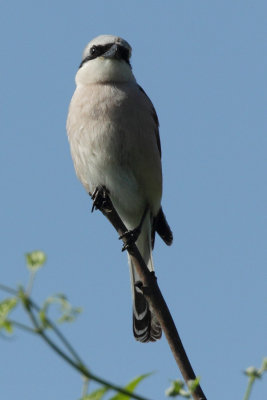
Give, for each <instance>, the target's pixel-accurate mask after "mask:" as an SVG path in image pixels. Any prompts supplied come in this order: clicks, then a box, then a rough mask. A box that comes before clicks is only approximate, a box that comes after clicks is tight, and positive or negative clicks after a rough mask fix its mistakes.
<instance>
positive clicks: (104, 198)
mask: <svg viewBox="0 0 267 400" xmlns="http://www.w3.org/2000/svg"><path fill="white" fill-rule="evenodd" d="M108 193H109V192H108V190H107V189H106V188H105V187H104V186H98V187H97V188H96V189H95V190H94V192H93V194H92V195H91V198H92V200H93V205H92V209H91V212H93V211H94V210H103V209H105V211H110V206H109V205H110V200H109V196H108Z"/></svg>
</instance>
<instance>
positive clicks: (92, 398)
mask: <svg viewBox="0 0 267 400" xmlns="http://www.w3.org/2000/svg"><path fill="white" fill-rule="evenodd" d="M108 390H109V388H108V387H106V386H104V387H101V388H100V389H97V390H94V391H93V392H92V393H90V394H87V395H86V396H83V397H82V398H81V399H80V400H102V399H103V397H104V395H105V394H106V393H107V391H108Z"/></svg>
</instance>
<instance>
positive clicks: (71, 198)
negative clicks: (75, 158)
mask: <svg viewBox="0 0 267 400" xmlns="http://www.w3.org/2000/svg"><path fill="white" fill-rule="evenodd" d="M266 15H267V3H266V2H265V1H260V0H256V1H248V0H235V1H233V0H224V1H218V0H212V1H211V0H202V1H196V0H195V1H193V0H179V1H178V0H175V1H174V0H173V1H172V0H169V1H167V2H166V1H143V2H141V1H136V2H133V1H132V2H129V1H122V0H121V1H119V0H113V1H101V0H98V1H88V0H87V1H82V0H77V1H75V2H66V1H61V0H59V1H51V0H48V1H46V2H41V1H36V0H35V1H33V0H32V1H29V0H24V1H18V0H17V1H8V2H7V1H1V2H0V41H1V43H0V44H1V62H0V79H1V91H0V92H1V93H0V108H1V121H0V126H1V147H0V152H1V156H0V163H1V165H0V174H1V180H0V181H1V199H0V201H1V207H0V218H1V225H0V243H1V251H0V272H1V274H0V282H1V283H4V284H6V285H9V286H12V287H16V285H18V284H19V283H24V284H26V282H27V280H28V271H27V269H26V268H25V261H24V253H25V252H27V251H31V250H35V249H42V250H44V251H45V252H46V253H47V256H48V259H47V263H46V266H45V267H44V268H43V269H42V270H41V271H40V272H39V274H38V276H37V279H36V282H35V286H34V290H33V297H34V299H35V300H36V301H37V302H38V303H42V302H43V300H44V299H45V298H46V297H48V296H49V295H51V294H55V293H65V294H66V295H67V296H68V298H69V300H70V301H71V303H72V304H73V305H75V306H81V307H83V313H82V315H81V316H80V317H79V318H78V320H77V321H76V322H75V324H70V325H66V326H62V329H63V332H64V333H65V334H66V336H67V338H68V339H69V340H70V341H71V343H72V344H73V345H74V347H75V348H76V349H77V351H78V352H79V353H80V354H81V355H82V357H83V359H84V360H85V361H86V362H87V365H88V366H89V367H90V369H91V370H92V371H93V372H94V373H95V374H97V375H100V376H102V377H105V378H107V379H109V380H111V381H113V382H114V383H117V384H122V385H123V384H126V383H127V382H128V381H129V380H131V379H132V378H134V377H135V376H136V375H139V374H141V373H146V372H150V371H156V372H155V375H154V376H152V377H150V378H149V379H147V380H146V381H145V382H144V383H142V384H141V385H140V387H139V390H138V393H140V394H143V395H144V396H147V397H148V398H150V399H153V400H158V399H164V398H165V397H164V391H165V389H166V388H167V387H168V386H169V380H170V379H175V378H177V377H180V373H178V371H177V367H176V364H175V362H174V360H173V358H172V355H171V353H170V350H169V348H168V345H167V342H166V340H165V338H163V339H162V340H161V341H159V342H157V343H153V344H140V343H137V342H135V341H134V339H133V336H132V327H131V323H132V321H131V295H130V284H129V272H128V266H127V259H126V255H125V254H122V253H121V251H120V249H121V243H120V242H119V241H118V239H117V234H116V232H115V231H114V230H113V228H112V227H111V226H110V225H109V223H108V221H107V220H105V218H104V217H103V216H102V214H100V213H99V212H95V213H94V214H91V213H90V208H91V203H90V199H89V197H88V195H87V194H86V193H85V191H84V189H83V187H82V186H81V184H80V183H79V181H78V180H77V178H76V176H75V173H74V168H73V165H72V160H71V157H70V151H69V145H68V142H67V136H66V132H65V121H66V116H67V111H68V104H69V101H70V99H71V96H72V93H73V91H74V89H75V84H74V77H75V74H76V70H77V67H78V65H79V63H80V60H81V54H82V51H83V48H84V47H85V45H86V44H87V42H88V41H90V40H91V39H92V38H93V37H95V36H97V35H99V34H104V33H107V34H115V35H119V36H122V37H123V38H125V39H126V40H128V41H129V43H130V44H131V45H132V47H133V56H132V65H133V71H134V74H135V76H136V79H137V81H138V83H139V84H140V85H141V86H142V87H143V88H144V89H145V91H146V92H147V94H148V95H149V97H150V98H151V99H152V101H153V103H154V105H155V108H156V110H157V113H158V116H159V120H160V133H161V142H162V152H163V159H162V160H163V175H164V194H163V207H164V210H165V213H166V216H167V218H168V221H169V223H170V225H171V227H172V230H173V233H174V243H173V246H172V247H170V248H168V247H167V246H165V245H164V243H162V242H161V241H160V240H159V239H157V240H156V249H155V252H154V261H155V267H156V271H157V276H158V282H159V285H160V287H161V289H162V292H163V295H164V296H165V299H166V301H167V304H168V305H169V308H170V310H171V312H172V315H173V318H174V320H175V322H176V324H177V328H178V331H179V333H180V335H181V338H182V340H183V343H184V346H185V348H186V351H187V353H188V356H189V358H190V360H191V362H192V364H193V367H194V369H195V372H196V374H197V375H200V376H201V384H202V388H203V390H204V392H205V394H206V396H207V398H208V399H216V400H225V399H226V398H227V399H233V400H238V399H242V398H243V395H244V391H245V387H246V383H247V379H246V377H245V376H244V375H243V373H242V371H243V370H244V369H245V368H246V367H248V366H250V365H255V366H260V364H261V361H262V358H263V357H264V356H267V318H266V314H267V313H266V310H267V285H266V284H267V268H266V267H267V265H266V261H267V247H266V233H267V232H266V230H267V229H266V226H267V224H266V222H267V221H266V204H267V185H266V150H267V138H266V132H267V129H266V128H267V121H266V100H267V99H266V71H267V56H266V46H265V44H266V37H267V32H266V31H267V24H266ZM1 296H2V298H4V297H5V295H4V294H2V293H1ZM16 316H17V319H19V320H20V321H23V320H24V321H26V319H24V317H23V314H22V313H17V314H16ZM0 339H1V338H0ZM0 353H1V367H0V368H1V372H0V393H1V398H3V399H8V400H15V399H18V398H22V399H24V400H35V399H36V398H38V399H39V400H47V399H49V400H56V399H64V400H76V399H78V398H79V397H80V393H81V378H80V376H79V375H78V374H77V373H76V372H75V371H74V370H72V369H71V368H70V367H69V366H68V365H67V364H65V363H64V362H63V361H62V360H61V359H59V358H58V356H57V355H55V354H54V353H53V352H52V351H51V350H50V349H49V348H48V347H47V346H46V345H45V343H43V342H41V341H40V339H39V338H38V337H33V336H31V335H29V334H27V333H25V332H20V331H16V332H15V335H14V336H13V337H12V339H9V340H4V339H3V340H0ZM93 387H94V386H92V388H93ZM263 398H267V377H264V379H262V380H261V381H260V382H257V383H256V385H255V388H254V389H253V393H252V397H251V400H262V399H263Z"/></svg>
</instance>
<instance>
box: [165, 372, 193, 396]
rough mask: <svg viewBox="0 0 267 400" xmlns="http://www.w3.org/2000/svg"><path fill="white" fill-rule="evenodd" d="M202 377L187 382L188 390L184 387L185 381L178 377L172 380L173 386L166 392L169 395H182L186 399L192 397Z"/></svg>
mask: <svg viewBox="0 0 267 400" xmlns="http://www.w3.org/2000/svg"><path fill="white" fill-rule="evenodd" d="M199 381H200V378H199V377H197V378H196V379H194V380H190V381H188V382H187V384H188V389H189V390H188V391H187V390H185V389H184V386H185V385H184V382H183V381H181V380H180V379H176V380H175V381H172V383H171V386H170V387H169V388H168V389H167V390H166V392H165V394H166V396H167V397H177V396H181V397H184V398H186V399H192V393H194V391H195V390H196V388H197V387H198V385H199Z"/></svg>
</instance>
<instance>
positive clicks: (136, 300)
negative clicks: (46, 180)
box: [67, 35, 173, 342]
mask: <svg viewBox="0 0 267 400" xmlns="http://www.w3.org/2000/svg"><path fill="white" fill-rule="evenodd" d="M130 57H131V46H130V45H129V44H128V43H127V42H126V41H125V40H123V39H121V38H120V37H117V36H112V35H101V36H98V37H97V38H95V39H93V40H92V41H91V42H90V43H89V44H88V45H87V46H86V48H85V50H84V52H83V57H82V62H81V64H80V67H79V69H78V72H77V74H76V79H75V81H76V90H75V92H74V95H73V97H72V100H71V103H70V107H69V114H68V119H67V132H68V138H69V142H70V148H71V154H72V158H73V163H74V167H75V170H76V174H77V176H78V178H79V179H80V181H81V183H82V184H83V186H84V187H85V189H86V191H87V192H88V193H89V194H90V195H93V196H96V195H97V193H98V191H100V190H103V189H104V190H105V191H106V192H107V193H108V195H109V197H110V199H111V201H112V203H113V205H114V207H115V209H116V211H117V212H118V214H119V216H120V217H121V219H122V221H123V222H124V224H125V225H126V227H127V229H128V231H129V237H130V236H131V234H132V237H134V238H135V239H136V245H137V247H138V249H139V251H140V253H141V255H142V257H143V259H144V261H145V263H146V264H147V266H148V268H149V270H150V271H153V270H154V266H153V259H152V249H153V246H154V240H155V232H157V233H158V234H159V235H160V236H161V238H162V239H163V240H164V242H165V243H166V244H167V245H170V244H171V243H172V240H173V236H172V232H171V230H170V227H169V225H168V223H167V221H166V219H165V215H164V214H163V211H162V208H161V196H162V171H161V146H160V137H159V123H158V118H157V114H156V111H155V109H154V107H153V104H152V103H151V101H150V99H149V98H148V96H147V95H146V93H145V92H144V90H143V89H142V88H141V87H140V86H139V85H138V84H137V83H136V80H135V77H134V75H133V73H132V69H131V64H130ZM126 247H127V246H126ZM128 259H129V265H130V275H131V284H132V293H133V333H134V336H135V338H136V340H138V341H140V342H149V341H151V342H153V341H155V340H157V339H159V338H160V337H161V326H160V324H159V322H158V320H157V318H156V316H155V314H154V312H153V310H152V309H150V308H149V305H148V303H147V301H146V299H145V297H144V295H143V294H142V291H141V290H140V288H139V286H138V282H140V278H139V276H138V274H137V272H136V271H135V269H134V266H133V265H132V262H131V257H129V256H128Z"/></svg>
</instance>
